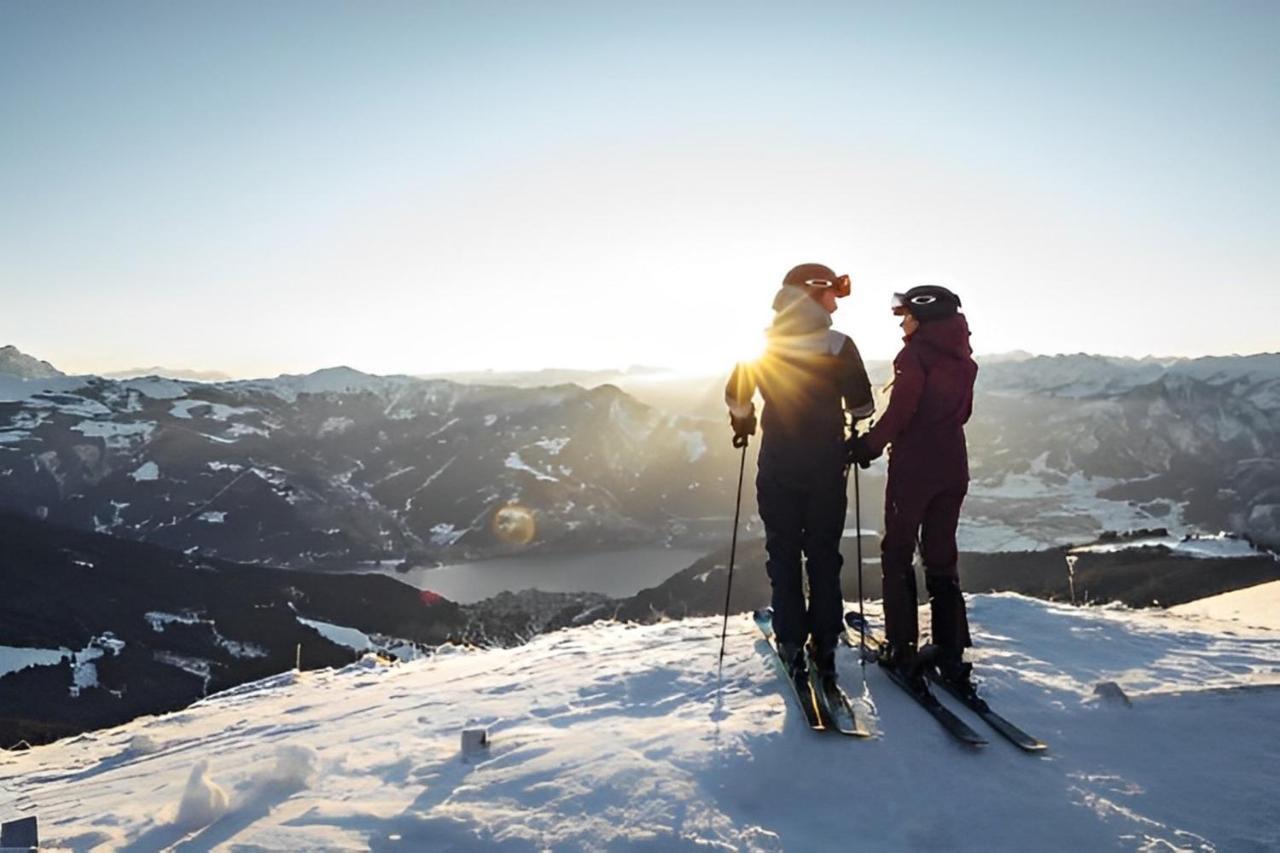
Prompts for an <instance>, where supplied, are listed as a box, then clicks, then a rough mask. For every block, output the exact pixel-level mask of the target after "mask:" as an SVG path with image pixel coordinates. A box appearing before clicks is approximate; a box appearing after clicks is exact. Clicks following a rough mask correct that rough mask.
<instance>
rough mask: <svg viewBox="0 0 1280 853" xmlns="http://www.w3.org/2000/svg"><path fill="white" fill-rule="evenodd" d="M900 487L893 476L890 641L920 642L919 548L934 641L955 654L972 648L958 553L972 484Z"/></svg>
mask: <svg viewBox="0 0 1280 853" xmlns="http://www.w3.org/2000/svg"><path fill="white" fill-rule="evenodd" d="M895 485H897V484H895V483H894V482H893V477H892V475H891V476H890V480H889V488H888V491H887V493H886V495H885V506H884V539H883V540H881V543H880V560H881V571H882V573H883V578H884V625H885V637H886V639H888V640H889V642H890V643H892V644H894V645H895V646H899V647H902V646H904V645H905V644H908V643H912V644H914V643H916V642H917V641H918V639H919V625H918V624H917V612H916V611H917V608H916V599H917V592H916V574H915V567H914V563H915V555H916V544H917V542H918V543H919V545H920V556H921V557H922V559H923V561H924V577H925V586H926V587H927V588H928V590H929V601H930V606H931V611H932V622H933V633H932V641H933V642H934V643H935V644H937V645H939V646H944V647H949V648H955V649H963V648H965V647H966V646H971V645H973V642H972V640H971V639H970V638H969V619H968V616H967V615H966V613H965V607H964V596H963V595H962V594H961V593H960V571H959V567H958V565H957V561H958V558H959V551H958V549H957V548H956V526H957V525H958V523H959V521H960V505H961V504H962V503H964V496H965V493H966V492H967V491H968V484H967V483H961V484H960V485H958V486H950V487H942V488H934V489H922V488H919V487H918V486H916V485H914V484H913V485H910V486H909V487H906V488H895Z"/></svg>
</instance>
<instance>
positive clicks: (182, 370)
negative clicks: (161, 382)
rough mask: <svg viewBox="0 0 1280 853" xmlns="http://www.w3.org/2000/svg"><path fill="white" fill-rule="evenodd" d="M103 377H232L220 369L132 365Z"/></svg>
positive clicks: (222, 379)
mask: <svg viewBox="0 0 1280 853" xmlns="http://www.w3.org/2000/svg"><path fill="white" fill-rule="evenodd" d="M102 376H103V378H105V379H136V378H138V377H139V376H162V377H164V378H165V379H189V380H191V381H192V382H229V381H231V380H232V379H233V378H234V377H232V376H231V374H229V373H223V372H222V371H221V370H192V369H190V368H186V367H159V366H157V367H132V368H129V369H128V370H113V371H111V372H110V373H103V374H102Z"/></svg>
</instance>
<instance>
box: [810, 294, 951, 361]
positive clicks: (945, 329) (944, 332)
mask: <svg viewBox="0 0 1280 853" xmlns="http://www.w3.org/2000/svg"><path fill="white" fill-rule="evenodd" d="M819 307H821V306H819ZM905 340H907V341H909V342H911V343H912V344H915V345H916V346H926V347H928V348H930V349H933V350H937V351H938V352H940V353H942V354H943V355H948V356H951V357H952V358H961V359H963V358H969V357H970V356H971V355H973V347H971V346H970V345H969V321H968V320H966V319H965V317H964V315H963V314H953V315H951V316H950V317H946V318H944V319H942V320H934V321H933V322H930V323H921V324H920V328H918V329H916V331H915V334H913V335H911V336H910V337H909V338H906V339H905Z"/></svg>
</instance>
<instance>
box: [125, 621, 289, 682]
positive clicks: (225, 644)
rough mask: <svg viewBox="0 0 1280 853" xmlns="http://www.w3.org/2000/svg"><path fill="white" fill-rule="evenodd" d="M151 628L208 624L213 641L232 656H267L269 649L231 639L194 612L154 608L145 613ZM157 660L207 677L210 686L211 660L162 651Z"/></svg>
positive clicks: (159, 628)
mask: <svg viewBox="0 0 1280 853" xmlns="http://www.w3.org/2000/svg"><path fill="white" fill-rule="evenodd" d="M143 618H145V619H146V620H147V622H148V624H150V625H151V630H153V631H155V632H156V633H164V629H165V627H166V626H168V625H173V624H178V625H206V626H208V628H209V633H210V634H212V635H213V641H214V642H215V643H217V644H218V645H219V646H221V647H222V648H224V649H226V650H227V653H228V654H230V655H231V656H232V657H237V658H242V659H252V658H265V657H266V656H267V650H266V649H264V648H263V647H261V646H259V645H256V644H254V643H242V642H240V641H238V640H229V639H227V638H226V637H224V636H222V634H221V633H220V632H219V631H218V626H217V624H216V623H214V621H213V620H212V619H205V618H203V617H201V616H197V615H195V614H193V613H181V614H178V613H165V612H163V611H157V610H153V611H150V612H148V613H146V614H145V615H144V617H143ZM162 654H164V655H168V657H167V658H163V659H162V658H161V655H162ZM156 658H157V660H163V662H164V663H168V664H171V665H173V666H177V667H180V668H181V669H185V670H186V671H187V672H190V673H193V674H195V675H199V676H200V677H202V678H204V679H205V685H206V687H207V686H208V680H209V662H208V661H205V660H201V659H199V658H186V657H182V656H180V655H174V654H169V653H163V652H162V653H160V654H157V656H156Z"/></svg>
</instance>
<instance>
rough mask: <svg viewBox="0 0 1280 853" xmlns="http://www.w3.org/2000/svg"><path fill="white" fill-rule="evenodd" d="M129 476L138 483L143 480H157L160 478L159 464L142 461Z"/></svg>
mask: <svg viewBox="0 0 1280 853" xmlns="http://www.w3.org/2000/svg"><path fill="white" fill-rule="evenodd" d="M129 476H130V477H132V478H133V479H134V480H136V481H137V482H139V483H141V482H142V481H143V480H158V479H160V466H159V465H157V464H156V463H154V462H144V463H142V465H140V466H138V468H137V470H135V471H134V472H133V473H132V474H130V475H129Z"/></svg>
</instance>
